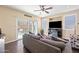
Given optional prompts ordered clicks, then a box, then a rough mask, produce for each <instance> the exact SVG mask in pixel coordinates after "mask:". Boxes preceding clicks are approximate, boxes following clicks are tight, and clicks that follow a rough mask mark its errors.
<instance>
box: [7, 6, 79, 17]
mask: <svg viewBox="0 0 79 59" xmlns="http://www.w3.org/2000/svg"><path fill="white" fill-rule="evenodd" d="M49 6H52V7H53V9H52V10H48V11H49V12H50V13H49V14H46V13H45V12H41V14H40V11H36V12H35V11H34V10H39V9H40V7H39V6H38V5H8V7H9V8H13V9H17V10H21V11H24V12H28V13H31V14H34V15H37V16H41V17H45V16H49V15H54V14H57V13H61V12H67V11H71V10H75V9H79V5H49ZM47 7H48V6H47Z"/></svg>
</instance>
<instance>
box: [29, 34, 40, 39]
mask: <svg viewBox="0 0 79 59" xmlns="http://www.w3.org/2000/svg"><path fill="white" fill-rule="evenodd" d="M29 35H30V36H31V37H32V38H34V39H37V40H40V36H38V35H33V34H29Z"/></svg>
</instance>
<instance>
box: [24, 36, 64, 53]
mask: <svg viewBox="0 0 79 59" xmlns="http://www.w3.org/2000/svg"><path fill="white" fill-rule="evenodd" d="M23 45H24V47H25V48H26V49H28V50H29V51H30V52H32V53H61V52H62V50H63V49H64V48H65V43H63V42H56V41H53V40H48V41H44V40H40V37H38V36H35V35H30V34H24V35H23Z"/></svg>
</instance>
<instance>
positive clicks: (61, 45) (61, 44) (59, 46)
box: [41, 40, 65, 50]
mask: <svg viewBox="0 0 79 59" xmlns="http://www.w3.org/2000/svg"><path fill="white" fill-rule="evenodd" d="M41 41H43V42H45V43H48V44H50V45H53V46H55V47H58V48H60V49H61V50H63V49H64V48H65V43H63V42H58V41H54V40H41Z"/></svg>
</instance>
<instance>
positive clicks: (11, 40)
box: [5, 40, 17, 44]
mask: <svg viewBox="0 0 79 59" xmlns="http://www.w3.org/2000/svg"><path fill="white" fill-rule="evenodd" d="M15 41H17V40H11V41H8V42H5V44H8V43H12V42H15Z"/></svg>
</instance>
